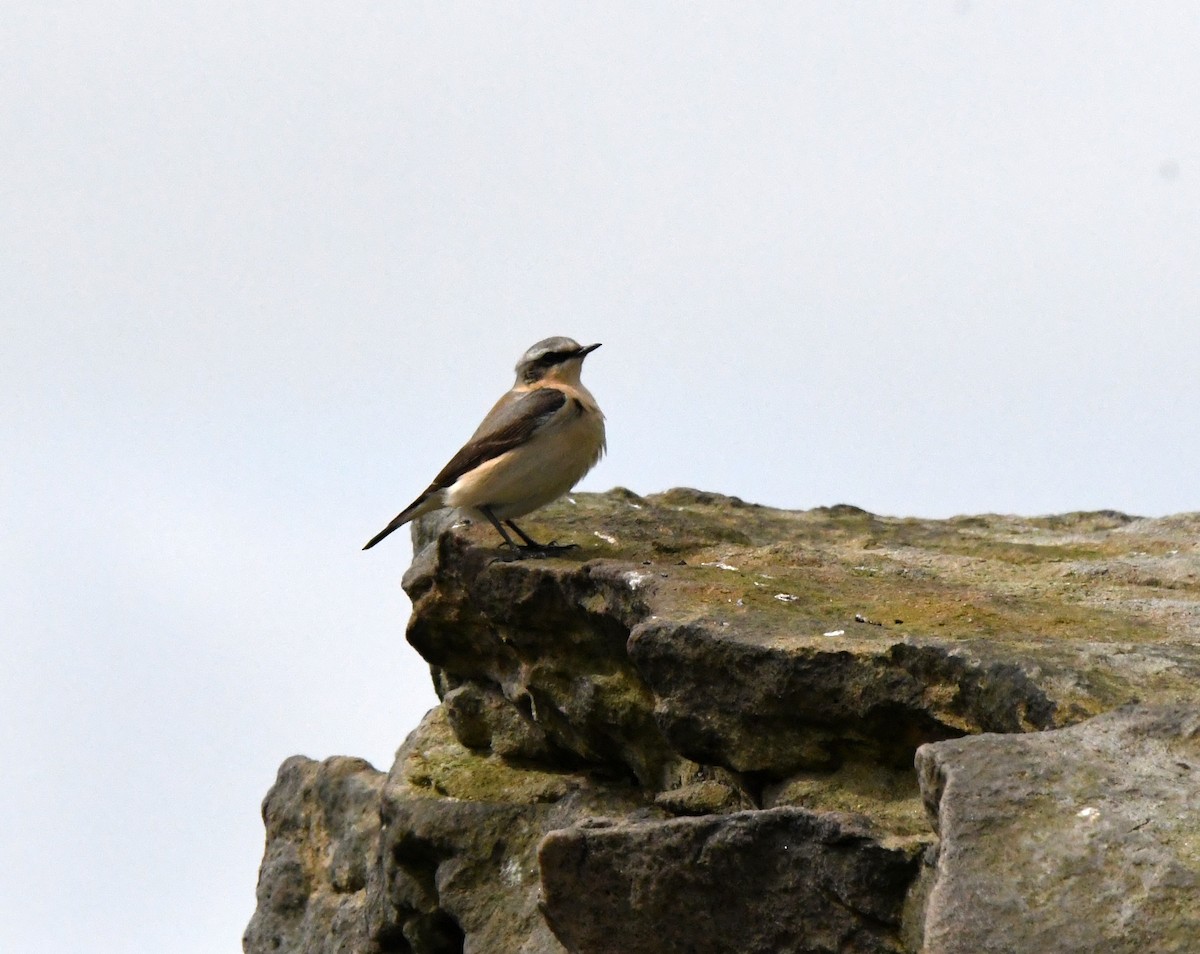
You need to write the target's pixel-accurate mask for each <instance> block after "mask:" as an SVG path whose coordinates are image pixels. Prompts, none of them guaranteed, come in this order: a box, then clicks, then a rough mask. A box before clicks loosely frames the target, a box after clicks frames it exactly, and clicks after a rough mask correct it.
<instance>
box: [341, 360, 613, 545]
mask: <svg viewBox="0 0 1200 954" xmlns="http://www.w3.org/2000/svg"><path fill="white" fill-rule="evenodd" d="M599 347H600V345H598V344H593V345H587V346H586V347H585V346H582V345H580V344H579V343H578V342H576V341H572V340H571V339H570V338H546V339H545V340H544V341H539V342H538V343H537V344H535V345H534V346H533V347H532V348H530V349H529V350H528V351H526V352H525V354H523V355H522V356H521V360H520V361H518V362H517V382H516V384H514V385H513V387H512V390H511V391H509V392H508V393H507V394H505V395H504V396H503V397H502V398H500V400H499V401H497V402H496V406H495V407H493V408H492V409H491V411H490V412H489V413H488V416H487V417H485V418H484V419H483V423H482V424H480V425H479V427H478V428H477V429H476V431H475V433H474V434H472V435H471V439H470V440H468V441H467V443H466V444H465V445H464V446H463V448H462V449H461V450H460V451H459V452H458V453H457V454H455V455H454V457H453V458H452V459H451V461H450V463H448V464H447V465H446V466H445V467H443V468H442V472H441V473H440V474H438V475H437V476H436V477H434V478H433V483H431V484H430V485H429V486H428V487H427V488H426V489H425V492H424V493H422V494H421V496H419V497H418V498H417V499H416V500H414V501H413V502H412V503H410V504H409V505H408V506H407V507H405V508H404V509H403V510H402V511H400V513H399V514H397V516H396V519H395V520H393V521H392V522H391V523H389V524H388V525H387V526H386V527H384V528H383V529H382V530H380V531H379V533H377V534H375V536H373V537H372V538H371V539H370V540H368V541H367V545H366V546H365V547H363V549H364V550H369V549H370V548H371V547H373V546H375V544H377V543H378V542H379V541H380V540H382V539H383V538H384V537H386V536H387V535H388V534H389V533H391V532H392V531H393V530H396V529H397V528H399V527H402V526H404V525H405V524H406V523H408V522H409V521H410V520H414V519H416V518H417V517H419V516H421V515H422V514H426V513H429V512H430V511H432V510H438V509H440V508H442V507H459V508H462V509H463V510H466V511H468V512H474V513H478V514H482V515H483V516H484V517H486V518H487V520H488V522H489V523H491V525H492V526H493V527H495V528H496V530H497V531H498V532H499V534H500V536H502V537H503V538H504V542H505V543H507V544H508V545H509V546H510V547H512V548H513V549H514V550H515V551H516V552H517V553H518V554H519V555H541V554H547V553H558V552H561V551H563V550H568V549H571V548H570V547H567V546H555V544H554V543H549V544H541V543H538V542H536V541H535V540H533V539H532V538H530V537H529V535H528V534H526V533H525V532H524V531H523V530H522V529H521V528H520V527H518V526H517V525H516V524H515V523H513V518H515V517H521V516H524V515H525V514H527V513H531V512H533V511H534V510H537V509H538V508H539V507H544V506H545V505H546V504H548V503H550V502H551V501H553V500H557V499H558V498H559V497H561V496H562V495H563V494H565V493H566V492H567V491H568V490H570V489H571V488H572V487H574V486H575V484H576V483H578V482H579V480H580V479H581V478H582V477H583V475H584V474H586V473H587V472H588V471H589V470H591V469H592V467H593V466H594V465H595V463H596V461H598V460H599V459H600V457H601V455H603V454H604V415H603V414H602V413H601V412H600V407H599V406H598V405H597V404H596V399H595V398H594V397H592V394H591V392H590V391H589V390H588V389H587V388H586V387H584V386H583V384H581V383H580V381H579V372H580V369H581V368H582V367H583V359H584V358H585V357H586V356H587V355H588V354H590V353H591V352H593V351H595V350H596V349H597V348H599ZM506 525H507V526H508V528H509V529H510V530H512V531H513V532H514V533H516V535H517V536H518V537H520V538H521V544H516V543H514V542H513V539H512V537H510V536H509V535H508V531H507V530H505V529H504V528H505V526H506Z"/></svg>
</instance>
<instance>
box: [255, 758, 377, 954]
mask: <svg viewBox="0 0 1200 954" xmlns="http://www.w3.org/2000/svg"><path fill="white" fill-rule="evenodd" d="M383 781H384V775H383V773H382V772H377V771H376V770H375V769H373V768H372V767H371V766H370V764H369V763H367V762H364V761H363V760H362V759H353V758H345V757H337V758H332V759H327V760H326V761H324V762H314V761H312V760H311V759H306V758H304V757H303V756H300V755H297V756H293V757H292V758H290V759H288V760H287V761H286V762H284V763H283V765H282V766H280V768H279V774H278V776H277V778H276V780H275V785H274V786H273V787H272V788H271V791H270V792H268V793H267V797H266V799H265V800H264V801H263V809H262V811H263V822H264V823H265V825H266V829H267V848H266V853H265V855H264V857H263V862H262V867H261V868H260V869H259V876H258V907H257V909H256V910H255V912H254V917H253V918H252V919H251V920H250V924H249V926H248V927H247V928H246V933H245V935H244V936H243V938H242V946H243V948H244V949H245V951H246V954H268V952H278V951H287V952H289V954H371V952H375V951H376V948H375V947H374V945H373V944H372V943H371V941H370V939H369V936H368V934H369V932H368V927H367V918H366V884H367V878H368V872H369V870H370V868H371V867H372V866H373V865H374V864H375V859H376V857H377V855H378V853H379V810H378V803H379V792H380V789H381V788H382V787H383Z"/></svg>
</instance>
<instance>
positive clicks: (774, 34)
mask: <svg viewBox="0 0 1200 954" xmlns="http://www.w3.org/2000/svg"><path fill="white" fill-rule="evenodd" d="M3 21H4V23H3V28H2V29H0V79H2V86H0V97H2V100H0V214H2V216H3V218H2V222H3V227H2V228H0V250H2V253H0V270H2V271H0V321H2V322H3V329H2V330H3V347H0V389H2V393H3V397H4V400H3V403H2V406H0V428H2V432H0V433H2V438H3V448H2V454H0V492H2V498H0V499H2V500H3V504H4V510H5V518H4V532H3V534H2V536H0V598H2V600H3V618H4V622H3V624H2V625H3V629H4V631H5V632H4V636H3V646H4V659H5V663H4V665H3V667H2V668H0V707H2V709H3V712H2V713H0V715H2V717H3V724H4V726H5V728H4V730H3V734H2V736H0V738H2V745H3V749H2V752H0V755H2V757H3V765H4V767H5V771H6V774H7V776H8V777H7V778H6V779H5V781H4V784H3V785H2V786H0V814H2V815H3V817H4V818H5V820H6V821H5V824H4V825H3V827H2V828H0V857H2V858H3V859H4V864H3V866H2V868H0V949H2V950H3V951H5V952H6V954H7V952H45V951H67V950H88V951H96V952H102V954H104V952H144V951H168V950H169V951H172V952H183V954H188V952H204V954H209V952H218V951H231V950H237V949H238V945H239V943H240V942H239V938H240V934H241V931H242V929H243V928H244V926H245V922H246V921H247V920H248V919H249V917H250V914H251V912H252V910H253V907H254V882H255V876H256V870H257V865H258V862H259V860H260V858H261V853H262V837H263V836H262V827H261V822H260V820H259V817H258V811H259V802H260V800H261V798H262V797H263V795H264V794H265V793H266V791H267V788H268V787H269V786H270V784H271V782H272V781H273V779H274V775H275V770H276V767H277V766H278V764H279V763H280V762H281V761H282V760H283V759H284V758H285V757H287V756H289V755H291V754H293V753H295V752H302V753H305V754H307V755H310V756H312V757H317V758H323V757H326V756H330V755H334V754H351V755H361V756H364V757H366V758H368V759H370V760H371V761H372V762H373V763H374V764H375V765H376V766H377V767H379V768H381V769H386V768H387V767H388V766H389V764H390V761H391V755H392V752H393V750H394V749H395V748H396V746H398V745H399V743H400V742H401V741H402V740H403V738H404V736H405V734H406V733H407V732H408V731H409V730H410V729H411V728H413V727H414V726H415V725H416V723H417V721H418V719H419V717H420V715H421V714H422V713H423V712H424V710H425V709H426V708H427V707H428V706H430V705H431V704H433V702H434V701H435V700H434V696H433V694H432V691H431V689H430V688H429V679H428V672H427V670H426V669H425V667H424V666H423V664H422V663H421V661H420V660H419V658H418V657H417V656H416V654H415V653H414V652H413V651H412V650H411V648H410V647H408V645H407V644H406V643H405V642H404V639H403V627H404V623H405V619H406V616H407V613H408V607H409V604H408V601H407V599H406V598H405V596H404V595H403V593H402V592H401V591H400V589H399V578H400V575H401V573H402V572H403V570H404V568H405V567H406V565H407V563H408V560H409V559H410V555H411V549H410V547H409V544H408V542H407V539H406V535H405V534H397V535H395V536H394V537H392V538H390V539H389V540H388V541H387V543H386V544H385V545H382V546H380V547H379V548H377V549H374V550H372V551H370V552H369V553H363V552H361V551H360V547H361V546H362V544H363V543H364V542H365V540H366V539H367V538H368V537H369V536H370V535H371V534H373V533H374V532H375V531H376V530H378V529H379V528H380V527H381V526H382V525H383V524H384V523H386V522H387V521H388V520H389V519H390V518H391V517H392V516H393V514H395V513H396V512H397V511H398V510H399V509H400V508H401V507H403V506H404V505H405V504H407V503H408V502H409V501H410V500H411V499H412V498H413V497H414V496H415V495H416V494H417V493H418V492H419V491H420V490H421V489H422V488H423V487H424V486H425V485H426V483H427V482H428V481H429V479H430V478H431V477H432V475H433V474H434V473H435V472H436V471H437V470H438V469H439V468H440V467H441V465H442V464H443V463H445V461H446V460H447V459H448V458H449V457H450V455H451V454H453V452H454V451H455V450H456V449H457V448H458V446H459V444H460V443H461V442H462V440H463V439H464V438H465V437H466V436H467V435H468V434H469V433H470V432H471V431H472V430H473V429H474V427H475V424H476V423H477V422H478V420H479V418H480V416H481V415H482V414H483V413H484V412H485V411H486V410H487V409H488V408H489V407H490V406H491V404H492V402H493V401H494V400H495V398H496V397H497V396H498V395H499V394H500V393H501V392H502V391H503V390H504V389H505V388H507V387H508V386H509V385H510V383H511V380H512V367H513V364H514V363H515V361H516V359H517V357H518V356H519V355H520V353H521V352H522V351H523V350H524V349H525V348H526V347H527V346H528V345H530V344H531V343H533V342H534V341H536V340H538V339H540V338H542V337H545V336H547V335H553V334H566V335H570V336H572V337H575V338H577V339H578V340H580V341H583V342H591V341H601V342H603V343H604V347H603V348H602V349H601V350H600V351H598V352H596V353H595V354H594V355H592V356H591V357H590V358H589V359H588V362H587V367H586V368H585V380H586V381H587V383H588V384H589V385H590V386H591V388H592V390H593V392H594V393H595V394H596V396H597V398H598V399H599V400H600V402H601V404H602V406H603V407H604V409H605V411H606V412H607V414H608V421H609V448H610V453H609V457H608V458H607V459H606V460H605V461H604V462H602V463H601V465H600V466H599V467H597V469H596V470H595V471H594V472H593V473H592V475H590V476H589V477H588V478H587V479H586V481H585V483H584V485H583V488H584V489H593V490H604V489H607V488H609V487H612V486H615V485H623V486H627V487H630V488H632V489H633V490H635V491H637V492H639V493H649V492H654V491H660V490H664V489H666V488H669V487H672V486H678V485H688V486H696V487H701V488H704V489H709V490H716V491H721V492H725V493H731V494H737V495H739V496H741V497H743V498H745V499H748V500H753V501H757V502H761V503H766V504H772V505H777V506H783V507H801V508H806V507H812V506H818V505H824V504H834V503H839V502H847V503H854V504H857V505H859V506H862V507H865V508H867V509H870V510H873V511H876V512H881V513H888V514H896V515H923V516H948V515H951V514H955V513H975V512H983V511H1001V512H1016V513H1027V514H1034V513H1046V512H1056V511H1066V510H1075V509H1095V508H1116V509H1120V510H1125V511H1128V512H1133V513H1138V514H1146V515H1161V514H1166V513H1171V512H1178V511H1184V510H1196V509H1200V485H1198V481H1197V474H1198V473H1200V439H1198V433H1200V427H1198V424H1200V421H1198V416H1200V414H1198V410H1197V409H1198V408H1200V371H1198V368H1200V5H1197V4H1195V3H1193V2H1191V0H1186V2H1174V3H1173V2H1157V3H1141V2H1137V3H1134V2H1129V3H1112V2H1099V0H1087V2H1084V0H1079V2H1050V0H1037V2H1016V0H1005V2H985V0H972V2H967V0H960V2H955V0H922V2H897V0H880V2H858V3H852V4H851V3H833V2H829V3H823V2H822V3H818V2H786V3H782V2H781V3H761V4H716V3H686V4H683V3H679V4H663V3H642V2H628V3H616V2H612V3H603V4H586V5H585V4H582V3H578V4H576V3H561V2H553V3H549V2H547V3H521V4H513V3H489V4H472V3H446V2H442V0H439V2H431V3H406V2H394V0H393V2H387V3H383V2H377V3H355V2H348V3H347V2H342V3H336V4H334V3H323V4H317V3H312V2H304V0H288V2H286V3H284V2H277V3H275V2H272V3H267V2H255V0H251V2H246V0H236V2H234V0H206V2H204V3H193V2H174V3H161V2H151V0H145V2H132V0H88V2H86V3H82V2H78V3H71V2H46V0H39V2H28V0H10V2H8V3H6V4H5V5H4V15H3Z"/></svg>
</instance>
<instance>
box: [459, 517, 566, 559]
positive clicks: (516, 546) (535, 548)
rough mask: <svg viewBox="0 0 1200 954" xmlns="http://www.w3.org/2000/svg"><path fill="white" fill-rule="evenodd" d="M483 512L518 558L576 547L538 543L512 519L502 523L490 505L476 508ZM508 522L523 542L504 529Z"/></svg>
mask: <svg viewBox="0 0 1200 954" xmlns="http://www.w3.org/2000/svg"><path fill="white" fill-rule="evenodd" d="M476 509H477V510H478V511H479V512H480V513H481V514H483V515H484V516H485V517H487V519H488V522H489V523H490V524H491V525H492V526H493V527H495V528H496V532H497V533H499V534H500V536H502V537H503V538H504V542H505V543H506V544H508V546H509V547H511V548H512V549H513V550H514V551H515V552H516V556H517V559H523V558H525V557H530V556H553V555H554V554H556V553H565V552H566V551H567V550H574V549H576V546H575V544H570V545H569V546H556V545H555V544H554V543H538V542H537V541H536V540H534V539H533V537H531V536H530V535H529V534H527V533H526V532H525V531H524V530H522V529H521V528H520V527H518V526H517V525H516V524H515V523H513V522H512V521H511V520H505V521H504V523H501V522H500V521H499V520H498V519H496V515H495V514H494V513H492V508H491V507H488V506H483V507H477V508H476ZM505 524H508V526H509V527H510V528H512V530H513V532H514V533H516V535H517V536H519V537H520V538H521V541H522V542H521V543H514V542H513V538H512V537H510V536H509V535H508V531H507V530H505V529H504V525H505Z"/></svg>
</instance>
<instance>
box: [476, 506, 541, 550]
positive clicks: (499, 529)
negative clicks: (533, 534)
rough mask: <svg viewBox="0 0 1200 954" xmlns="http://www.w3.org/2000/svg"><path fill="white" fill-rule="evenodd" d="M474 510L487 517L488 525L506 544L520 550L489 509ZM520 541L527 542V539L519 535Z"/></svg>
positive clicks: (477, 508)
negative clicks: (493, 528) (494, 529)
mask: <svg viewBox="0 0 1200 954" xmlns="http://www.w3.org/2000/svg"><path fill="white" fill-rule="evenodd" d="M475 509H476V510H478V511H479V512H480V513H481V514H483V515H484V516H485V517H487V519H488V523H490V524H491V525H492V526H493V527H495V528H496V532H497V533H498V534H500V536H502V537H504V542H505V543H507V544H508V545H509V546H510V547H512V548H513V549H514V550H520V549H521V547H520V546H519V545H517V544H516V543H513V538H512V537H510V536H509V535H508V531H507V530H505V529H504V524H502V523H501V522H500V521H499V520H497V519H496V515H495V514H494V513H492V508H491V507H476V508H475ZM517 532H518V533H521V531H519V530H518V531H517ZM521 539H522V540H528V539H529V538H528V537H527V536H525V534H523V533H521Z"/></svg>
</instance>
